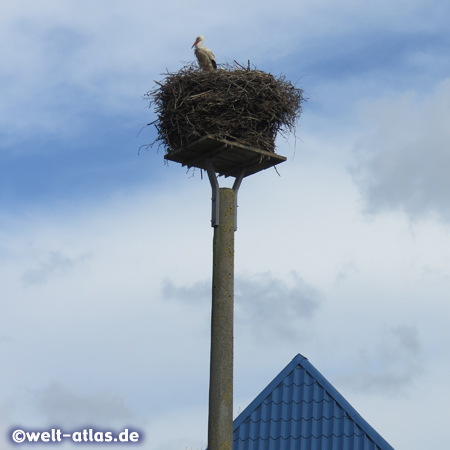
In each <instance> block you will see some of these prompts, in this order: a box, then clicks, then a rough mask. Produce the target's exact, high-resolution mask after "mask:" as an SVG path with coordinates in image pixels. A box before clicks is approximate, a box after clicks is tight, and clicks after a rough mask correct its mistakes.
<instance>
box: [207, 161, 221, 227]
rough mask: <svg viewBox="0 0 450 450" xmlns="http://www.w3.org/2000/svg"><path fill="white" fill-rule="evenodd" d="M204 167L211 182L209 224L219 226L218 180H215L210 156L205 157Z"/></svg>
mask: <svg viewBox="0 0 450 450" xmlns="http://www.w3.org/2000/svg"><path fill="white" fill-rule="evenodd" d="M204 162H205V167H206V171H207V173H208V178H209V182H210V183H211V188H212V197H211V200H212V208H211V226H212V227H218V226H219V201H220V195H219V182H218V181H217V177H216V172H215V171H214V167H213V165H212V162H211V158H205V159H204Z"/></svg>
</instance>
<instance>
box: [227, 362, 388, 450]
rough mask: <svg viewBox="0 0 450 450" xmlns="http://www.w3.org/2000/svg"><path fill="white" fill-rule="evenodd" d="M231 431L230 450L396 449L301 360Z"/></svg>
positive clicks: (288, 369) (256, 399)
mask: <svg viewBox="0 0 450 450" xmlns="http://www.w3.org/2000/svg"><path fill="white" fill-rule="evenodd" d="M233 428H234V433H233V450H394V449H393V447H391V446H390V445H389V444H388V443H387V442H386V441H385V440H384V439H383V438H382V437H381V436H380V435H379V434H378V433H377V432H376V431H375V430H374V429H373V428H372V427H371V426H370V425H369V424H368V423H367V422H366V421H365V420H364V419H363V418H362V417H361V416H360V415H359V414H358V413H357V412H356V410H355V409H354V408H353V407H352V406H351V405H350V403H348V402H347V400H345V398H344V397H342V395H341V394H339V392H338V391H337V390H336V389H335V388H334V387H333V386H332V385H331V384H330V383H329V382H328V381H327V380H326V379H325V378H324V377H323V376H322V375H321V374H320V372H319V371H318V370H317V369H316V368H315V367H314V366H313V365H312V364H311V363H310V362H309V361H308V360H307V359H306V358H305V357H304V356H302V355H297V356H296V357H295V358H294V359H293V360H292V361H291V362H290V363H289V364H288V365H287V366H286V367H285V368H284V369H283V370H282V371H281V372H280V373H279V374H278V376H277V377H275V379H274V380H273V381H272V382H271V383H270V384H269V385H268V386H267V387H266V388H265V389H264V390H263V391H262V392H261V394H259V395H258V397H256V398H255V400H253V402H252V403H250V405H249V406H248V407H247V408H246V409H245V410H244V411H243V412H242V413H241V414H240V415H239V416H238V417H237V418H236V419H235V420H234V423H233Z"/></svg>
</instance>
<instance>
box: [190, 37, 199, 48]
mask: <svg viewBox="0 0 450 450" xmlns="http://www.w3.org/2000/svg"><path fill="white" fill-rule="evenodd" d="M197 44H198V39H197V40H196V41H195V42H194V45H193V46H192V47H191V48H194V47H195V46H196V45H197Z"/></svg>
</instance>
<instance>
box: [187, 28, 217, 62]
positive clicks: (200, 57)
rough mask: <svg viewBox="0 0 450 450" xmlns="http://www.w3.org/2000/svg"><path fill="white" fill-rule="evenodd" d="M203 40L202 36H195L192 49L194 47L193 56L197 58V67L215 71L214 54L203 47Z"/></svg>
mask: <svg viewBox="0 0 450 450" xmlns="http://www.w3.org/2000/svg"><path fill="white" fill-rule="evenodd" d="M203 42H205V38H204V37H203V36H197V39H196V40H195V42H194V45H193V46H192V47H195V51H194V53H195V56H196V57H197V61H198V65H199V66H200V69H202V70H213V69H214V70H215V69H217V64H216V57H215V56H214V53H213V52H212V51H211V50H210V49H209V48H206V47H205V46H204V45H203Z"/></svg>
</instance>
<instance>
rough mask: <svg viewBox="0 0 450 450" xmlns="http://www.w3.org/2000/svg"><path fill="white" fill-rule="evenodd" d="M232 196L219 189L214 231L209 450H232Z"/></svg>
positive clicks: (233, 208) (233, 209)
mask: <svg viewBox="0 0 450 450" xmlns="http://www.w3.org/2000/svg"><path fill="white" fill-rule="evenodd" d="M234 228H235V192H234V191H233V189H228V188H220V210H219V226H216V227H215V228H214V242H213V282H212V284H213V286H212V311H211V371H210V384H209V418H208V450H232V448H233V310H234Z"/></svg>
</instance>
